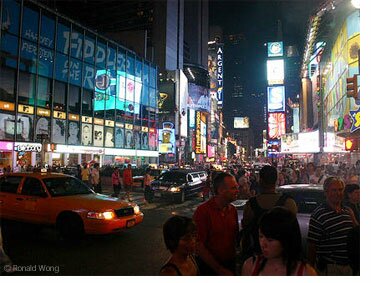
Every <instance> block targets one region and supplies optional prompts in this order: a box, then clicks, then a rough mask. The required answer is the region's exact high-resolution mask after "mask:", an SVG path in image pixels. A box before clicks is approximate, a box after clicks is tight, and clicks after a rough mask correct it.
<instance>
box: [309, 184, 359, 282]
mask: <svg viewBox="0 0 371 283" xmlns="http://www.w3.org/2000/svg"><path fill="white" fill-rule="evenodd" d="M323 188H324V191H325V196H326V203H324V204H321V205H320V206H319V207H317V208H316V209H315V210H314V211H313V213H312V215H311V218H310V221H309V231H308V260H309V263H310V264H312V266H316V268H317V270H318V273H319V275H352V269H351V267H350V265H349V263H350V260H349V256H348V254H349V251H348V245H347V242H348V237H349V235H350V232H351V231H352V229H353V227H354V225H356V220H355V218H354V214H353V215H352V213H351V212H350V211H349V210H348V209H346V208H345V207H344V206H342V200H343V197H344V189H345V184H344V181H343V180H342V179H340V178H338V177H329V178H327V179H326V180H325V182H324V184H323Z"/></svg>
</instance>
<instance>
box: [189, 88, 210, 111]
mask: <svg viewBox="0 0 371 283" xmlns="http://www.w3.org/2000/svg"><path fill="white" fill-rule="evenodd" d="M188 107H189V108H192V109H194V110H198V111H207V112H210V94H209V90H208V89H207V88H204V87H202V86H198V85H195V84H188Z"/></svg>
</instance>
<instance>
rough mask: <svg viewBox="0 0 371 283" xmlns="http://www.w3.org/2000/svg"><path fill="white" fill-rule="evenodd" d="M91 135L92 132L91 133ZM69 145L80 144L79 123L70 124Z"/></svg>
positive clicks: (72, 122) (71, 122)
mask: <svg viewBox="0 0 371 283" xmlns="http://www.w3.org/2000/svg"><path fill="white" fill-rule="evenodd" d="M90 133H91V131H90ZM67 143H68V144H71V145H79V144H80V126H79V122H77V121H69V122H68V138H67Z"/></svg>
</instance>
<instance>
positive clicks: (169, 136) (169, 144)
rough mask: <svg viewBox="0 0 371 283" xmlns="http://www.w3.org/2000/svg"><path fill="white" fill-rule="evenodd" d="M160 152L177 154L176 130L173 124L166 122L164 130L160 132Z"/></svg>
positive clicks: (163, 126) (163, 125)
mask: <svg viewBox="0 0 371 283" xmlns="http://www.w3.org/2000/svg"><path fill="white" fill-rule="evenodd" d="M158 132H159V136H158V141H159V145H158V147H159V152H160V153H175V129H174V124H173V123H171V122H164V123H163V124H162V129H159V130H158Z"/></svg>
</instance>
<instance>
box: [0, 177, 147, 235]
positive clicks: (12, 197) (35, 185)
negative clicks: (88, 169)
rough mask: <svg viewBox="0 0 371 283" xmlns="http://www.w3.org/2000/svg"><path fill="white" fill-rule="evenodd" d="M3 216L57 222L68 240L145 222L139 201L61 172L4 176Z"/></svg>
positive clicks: (0, 199)
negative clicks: (106, 192)
mask: <svg viewBox="0 0 371 283" xmlns="http://www.w3.org/2000/svg"><path fill="white" fill-rule="evenodd" d="M0 203H1V208H0V209H1V218H3V219H9V220H16V221H22V222H27V223H34V224H42V225H53V226H55V227H56V228H57V230H58V231H59V232H60V234H61V236H62V237H63V238H66V239H73V238H80V237H81V236H82V235H83V234H84V233H86V234H109V233H114V232H118V231H122V230H124V229H126V228H131V227H133V226H136V225H138V224H139V223H141V222H142V221H143V213H142V212H141V211H140V209H139V206H138V205H136V204H135V203H132V202H130V203H128V202H125V201H124V200H121V199H118V198H113V197H110V196H105V195H101V194H96V193H95V192H94V191H92V190H91V189H90V188H89V187H88V186H86V185H85V184H84V183H83V182H81V181H80V180H79V179H77V178H75V177H72V176H69V175H65V174H58V173H12V174H9V175H6V176H1V177H0Z"/></svg>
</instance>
